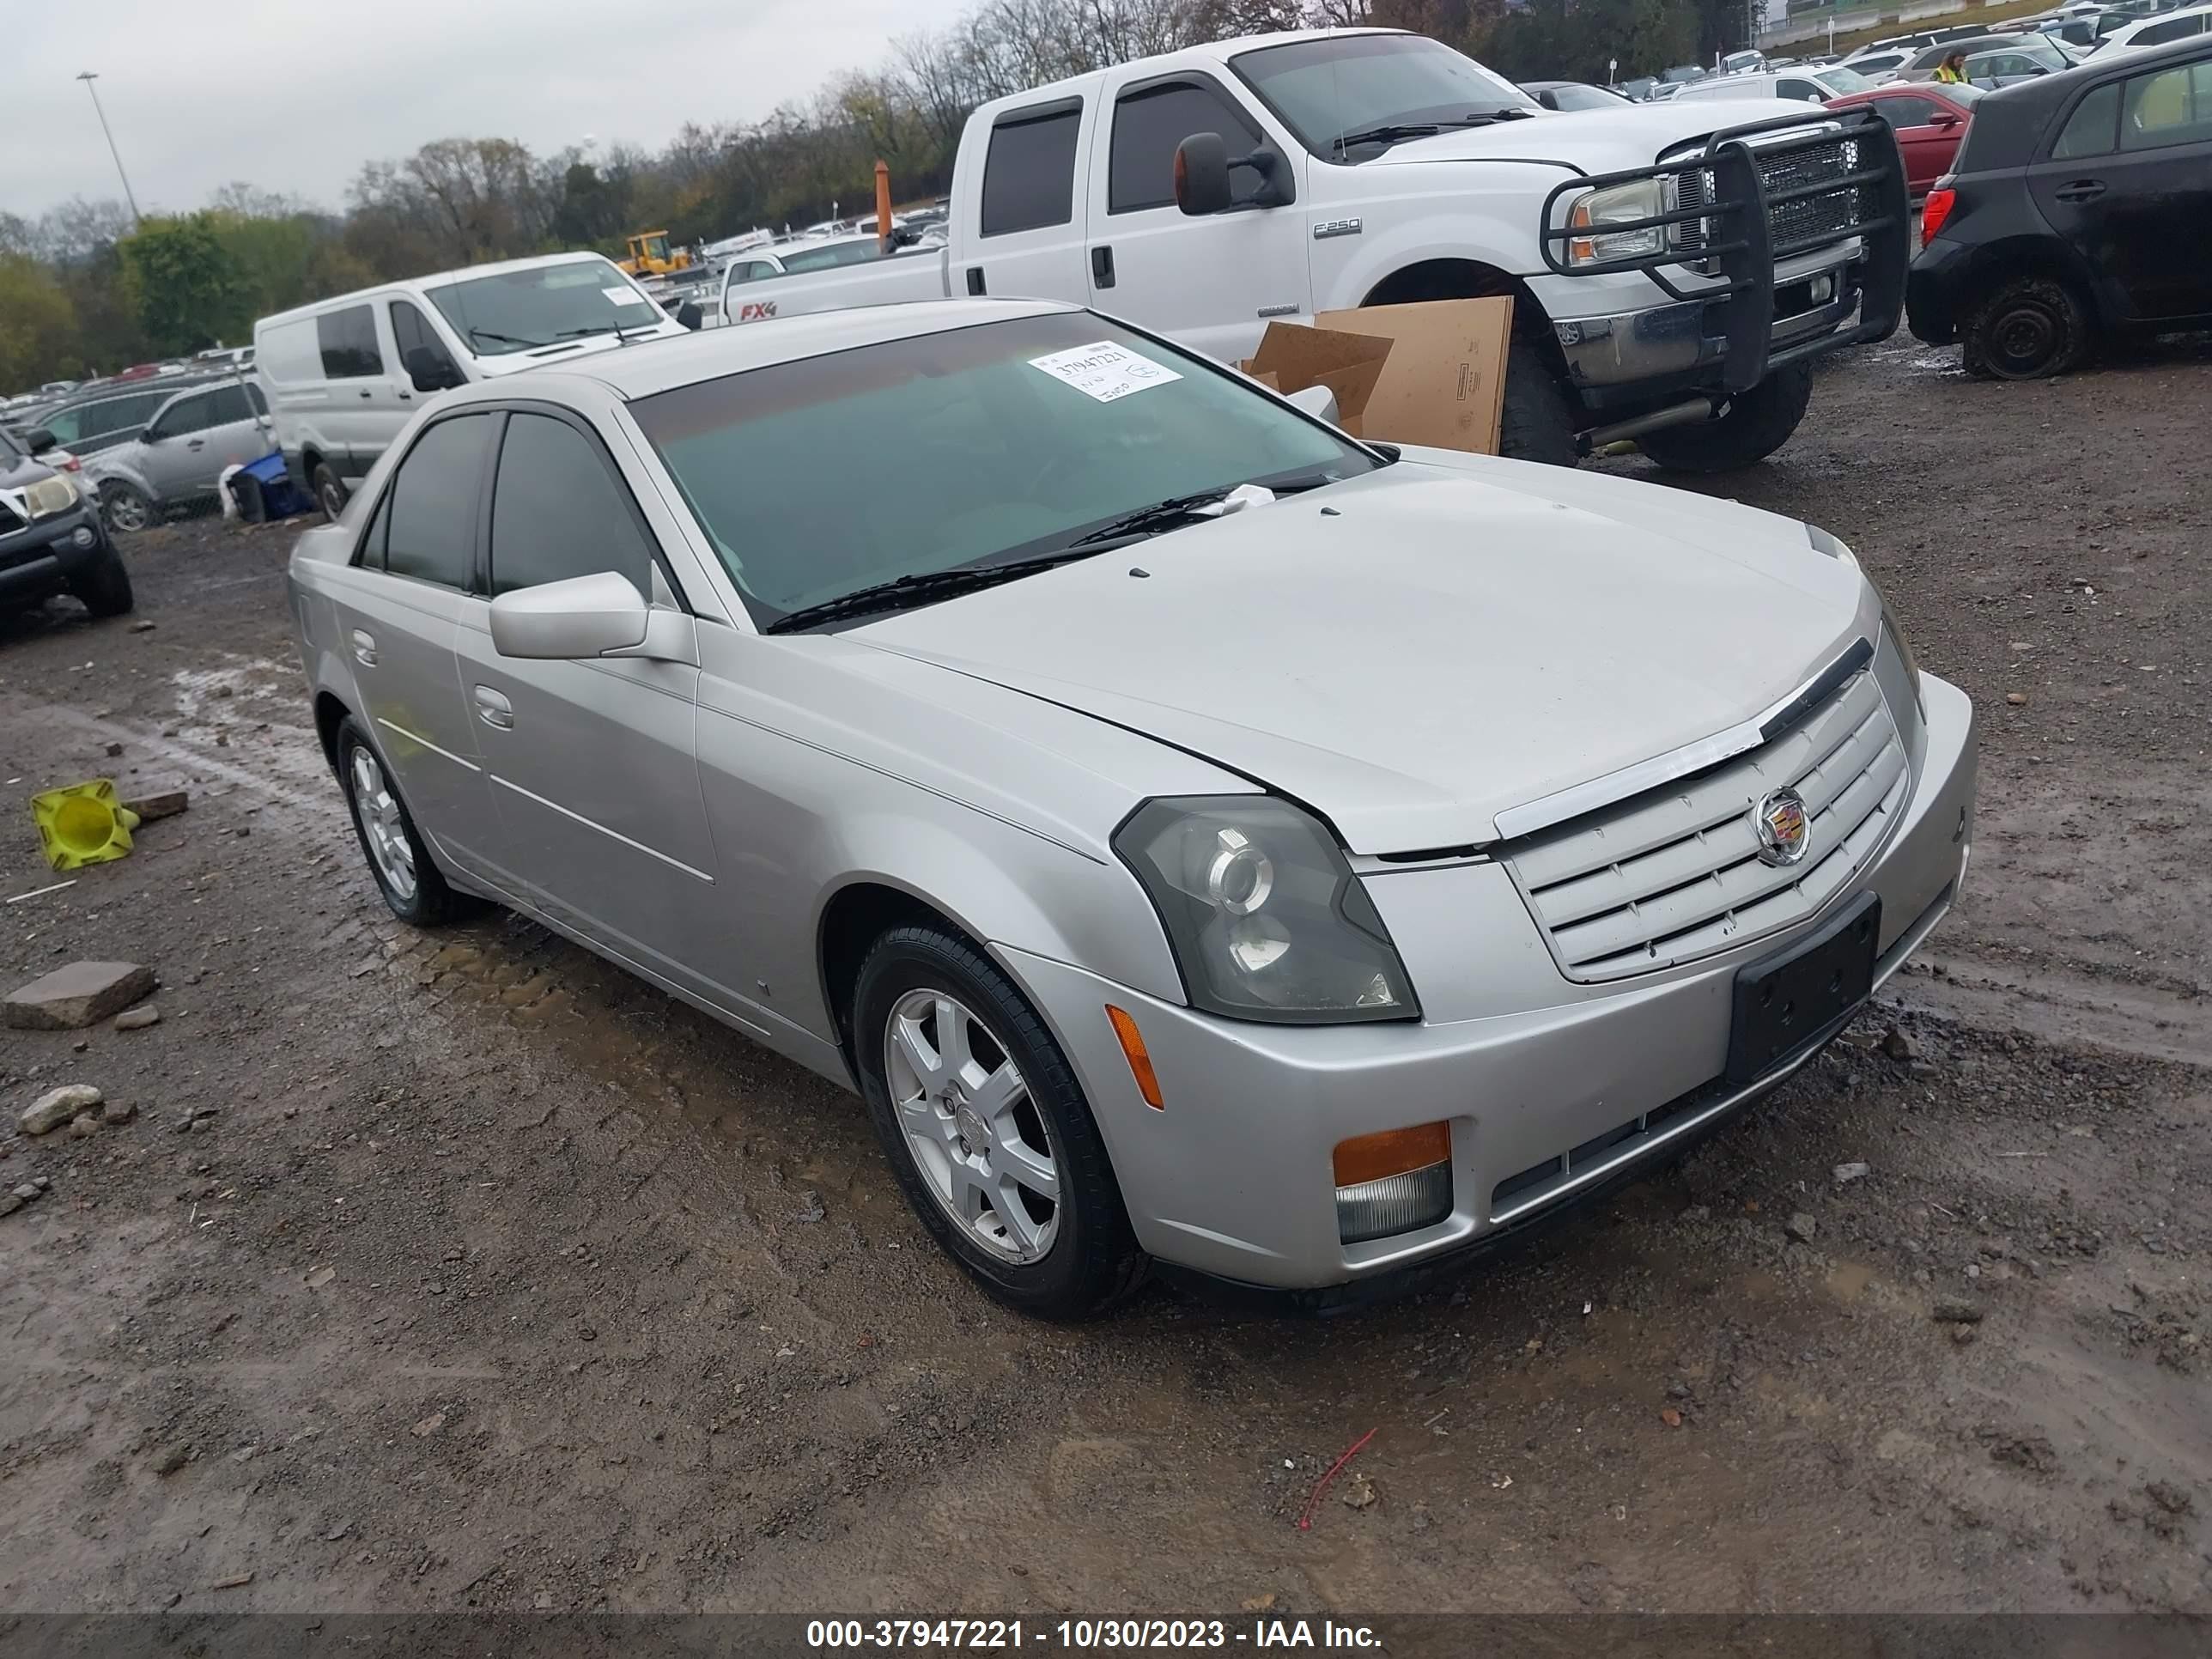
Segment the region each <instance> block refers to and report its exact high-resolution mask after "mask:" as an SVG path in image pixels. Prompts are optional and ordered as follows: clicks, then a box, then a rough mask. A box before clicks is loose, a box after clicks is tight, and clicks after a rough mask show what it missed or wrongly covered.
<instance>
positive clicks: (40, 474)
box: [0, 453, 54, 489]
mask: <svg viewBox="0 0 2212 1659" xmlns="http://www.w3.org/2000/svg"><path fill="white" fill-rule="evenodd" d="M53 476H54V470H53V468H52V467H50V466H48V465H46V463H45V462H44V461H30V460H20V459H17V458H16V457H15V456H13V455H10V454H6V453H0V489H24V488H25V487H27V486H28V485H31V484H34V483H38V481H39V480H40V479H41V478H51V477H53Z"/></svg>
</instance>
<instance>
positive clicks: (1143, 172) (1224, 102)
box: [1106, 81, 1260, 213]
mask: <svg viewBox="0 0 2212 1659" xmlns="http://www.w3.org/2000/svg"><path fill="white" fill-rule="evenodd" d="M1196 132H1218V133H1219V134H1220V135H1221V137H1222V139H1223V142H1224V143H1226V144H1227V146H1228V148H1229V153H1230V154H1231V155H1248V154H1249V153H1250V152H1251V151H1252V150H1253V149H1255V148H1257V147H1258V145H1259V143H1260V135H1259V133H1258V132H1257V131H1255V130H1254V128H1253V126H1252V124H1251V122H1250V121H1249V120H1248V119H1246V118H1245V115H1244V112H1243V110H1241V109H1239V108H1237V106H1236V105H1235V104H1233V103H1231V102H1230V100H1228V98H1227V97H1226V96H1225V95H1224V94H1222V92H1221V91H1220V89H1219V88H1216V87H1212V86H1209V85H1207V84H1206V83H1205V82H1202V81H1191V82H1170V83H1169V84H1167V85H1165V86H1154V87H1146V88H1142V89H1140V90H1139V91H1136V92H1131V93H1125V94H1122V96H1121V100H1119V101H1118V102H1117V103H1115V106H1114V138H1113V143H1112V144H1111V146H1110V148H1109V155H1108V161H1107V183H1106V210H1107V211H1108V212H1109V213H1138V212H1141V211H1143V210H1145V209H1146V208H1162V207H1172V206H1174V205H1175V157H1176V146H1177V145H1179V144H1181V143H1182V141H1183V140H1184V139H1186V138H1188V137H1190V136H1191V135H1192V134H1193V133H1196Z"/></svg>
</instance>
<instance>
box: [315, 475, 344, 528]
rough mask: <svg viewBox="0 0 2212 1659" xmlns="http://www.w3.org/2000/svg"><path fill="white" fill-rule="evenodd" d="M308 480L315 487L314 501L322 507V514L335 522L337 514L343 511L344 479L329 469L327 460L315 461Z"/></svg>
mask: <svg viewBox="0 0 2212 1659" xmlns="http://www.w3.org/2000/svg"><path fill="white" fill-rule="evenodd" d="M308 482H309V483H313V485H314V487H315V501H316V502H317V504H318V505H319V506H320V507H322V509H323V516H324V517H325V519H328V520H330V521H331V523H332V524H336V523H337V521H338V514H339V513H343V512H344V511H345V504H346V487H345V483H344V481H343V479H341V478H340V477H338V475H337V473H336V472H334V471H331V464H330V463H329V462H328V461H317V462H316V463H315V471H314V476H313V477H312V478H311V479H309V481H308Z"/></svg>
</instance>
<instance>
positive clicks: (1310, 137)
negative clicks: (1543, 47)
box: [1230, 34, 1537, 156]
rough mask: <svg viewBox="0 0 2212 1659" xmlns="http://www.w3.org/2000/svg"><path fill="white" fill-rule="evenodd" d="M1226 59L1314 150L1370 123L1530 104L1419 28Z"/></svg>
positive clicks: (1323, 151)
mask: <svg viewBox="0 0 2212 1659" xmlns="http://www.w3.org/2000/svg"><path fill="white" fill-rule="evenodd" d="M1230 67H1231V69H1233V70H1236V71H1237V74H1238V75H1239V76H1242V77H1243V81H1244V82H1245V84H1246V85H1248V86H1249V87H1250V88H1252V90H1253V91H1254V92H1255V93H1257V94H1259V96H1260V98H1261V100H1262V101H1263V102H1265V103H1266V104H1267V106H1268V107H1269V108H1270V109H1272V110H1273V111H1274V112H1275V113H1276V114H1278V115H1279V116H1281V117H1282V118H1283V119H1284V120H1285V122H1286V123H1288V124H1289V125H1290V128H1291V131H1293V132H1295V133H1297V136H1298V142H1299V143H1303V144H1304V146H1305V147H1306V148H1307V149H1309V150H1310V151H1312V152H1313V153H1314V154H1315V155H1321V156H1334V155H1336V154H1337V153H1338V140H1340V139H1341V138H1343V137H1346V135H1347V134H1351V133H1359V132H1366V131H1371V130H1373V129H1375V128H1377V127H1391V126H1422V125H1438V126H1443V125H1453V124H1458V123H1465V122H1467V121H1468V120H1469V119H1470V118H1484V117H1488V116H1494V115H1495V114H1497V112H1498V111H1500V110H1508V109H1510V110H1525V111H1528V112H1531V113H1533V112H1534V111H1535V110H1536V108H1537V105H1536V103H1535V100H1533V99H1531V98H1530V97H1529V96H1528V94H1526V93H1524V92H1522V90H1521V88H1518V87H1516V86H1515V85H1513V84H1512V83H1511V82H1509V81H1502V80H1500V79H1498V76H1494V75H1492V73H1491V72H1490V71H1489V70H1486V69H1485V68H1483V67H1482V65H1481V64H1478V63H1476V62H1475V61H1474V59H1473V58H1467V57H1464V56H1462V54H1460V53H1458V52H1454V51H1453V50H1452V49H1451V48H1450V47H1449V46H1442V45H1439V44H1438V43H1437V42H1436V41H1434V40H1424V39H1422V38H1421V37H1420V36H1419V35H1406V34H1353V35H1340V36H1332V37H1328V38H1325V39H1322V40H1300V41H1297V42H1295V43H1293V44H1291V45H1290V46H1262V47H1261V48H1259V49H1258V50H1257V51H1255V52H1240V53H1239V54H1238V55H1237V57H1235V58H1231V60H1230Z"/></svg>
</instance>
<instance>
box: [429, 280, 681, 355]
mask: <svg viewBox="0 0 2212 1659" xmlns="http://www.w3.org/2000/svg"><path fill="white" fill-rule="evenodd" d="M426 292H428V295H429V297H430V303H431V304H432V305H434V306H435V307H438V312H439V314H440V315H441V316H442V317H444V318H445V319H446V320H447V322H449V323H451V324H452V325H453V332H454V333H456V334H458V335H459V336H460V337H461V338H462V339H463V340H464V341H465V342H466V343H467V345H468V348H469V349H470V350H471V351H472V352H474V353H475V354H476V355H477V356H479V357H504V356H507V354H509V353H510V352H515V351H527V350H529V349H531V348H532V347H533V346H550V345H558V344H560V343H562V341H563V340H579V339H581V338H583V337H584V336H586V335H587V334H611V333H613V332H614V331H616V330H617V329H623V328H647V327H651V326H652V325H654V324H657V323H659V322H660V321H662V320H663V319H662V317H661V314H660V311H659V307H656V306H655V305H654V304H653V301H650V300H648V299H647V298H646V297H645V295H644V294H643V293H642V292H641V290H640V289H638V288H637V287H636V286H635V284H633V283H631V282H630V280H629V278H628V277H627V276H623V274H622V273H621V272H620V271H618V270H616V269H615V268H614V267H613V266H612V265H611V264H606V263H605V262H604V261H602V260H598V259H591V260H580V261H576V262H574V263H571V264H558V265H537V266H534V267H532V268H531V269H530V270H503V271H501V272H499V273H498V274H497V275H495V276H470V277H466V278H465V279H463V280H462V281H460V282H458V283H447V284H445V285H444V286H443V287H442V288H434V289H428V290H426Z"/></svg>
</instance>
